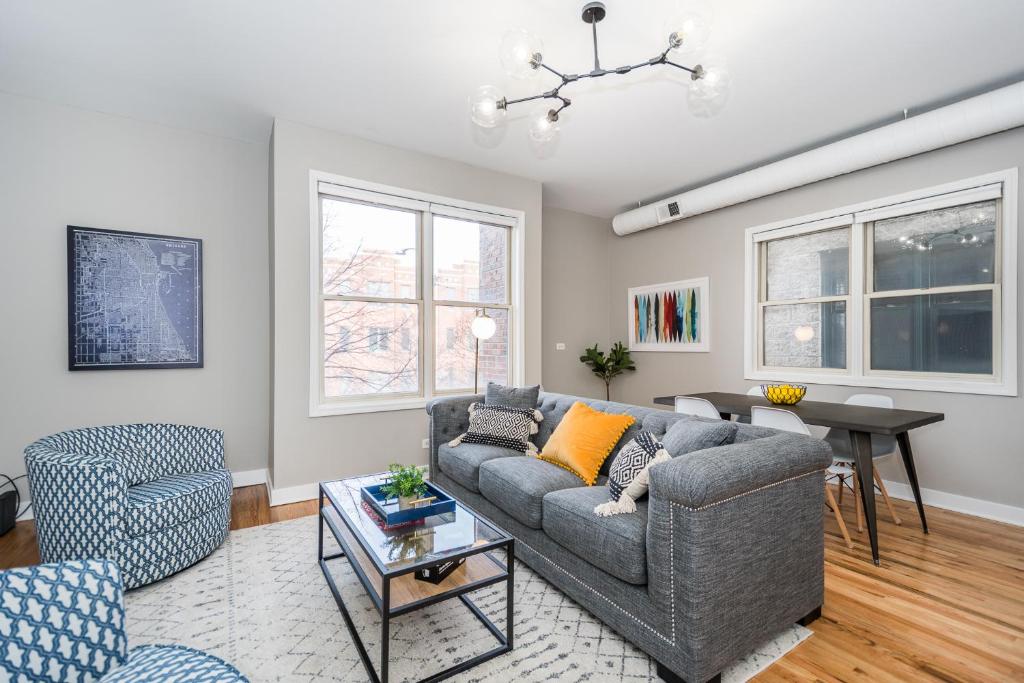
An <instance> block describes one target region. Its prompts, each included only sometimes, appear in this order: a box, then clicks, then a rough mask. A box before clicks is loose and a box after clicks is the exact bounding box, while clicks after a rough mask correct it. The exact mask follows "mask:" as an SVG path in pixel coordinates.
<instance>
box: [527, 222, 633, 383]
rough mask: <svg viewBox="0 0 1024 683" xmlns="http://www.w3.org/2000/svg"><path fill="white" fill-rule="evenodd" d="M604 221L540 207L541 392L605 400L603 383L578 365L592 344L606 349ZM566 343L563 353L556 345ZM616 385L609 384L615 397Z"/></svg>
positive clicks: (608, 233)
mask: <svg viewBox="0 0 1024 683" xmlns="http://www.w3.org/2000/svg"><path fill="white" fill-rule="evenodd" d="M609 225H610V224H609V222H608V221H607V220H606V219H604V218H595V217H594V216H587V215H584V214H581V213H575V212H573V211H566V210H565V209H556V208H553V207H547V206H546V207H544V254H545V256H546V258H545V259H544V334H543V336H544V388H545V390H547V391H555V392H559V393H563V394H571V395H573V396H589V397H592V398H604V382H602V381H601V380H600V379H598V378H597V376H595V375H594V374H593V373H592V372H591V371H590V370H589V369H588V368H587V367H586V366H585V365H583V363H581V362H580V361H579V357H580V355H581V354H582V353H583V349H585V348H587V347H588V346H592V345H593V344H594V343H595V342H597V343H598V344H600V345H601V348H602V349H603V350H605V351H607V350H608V344H609V339H608V334H609V332H608V326H609V321H608V319H607V318H606V317H605V316H604V315H601V312H602V311H604V310H605V307H606V306H607V305H608V294H609V282H610V278H609V268H610V266H611V264H610V262H609V260H608V253H609V243H610V242H611V240H612V239H613V237H612V233H611V231H610V230H609V229H608V228H609ZM559 342H563V343H565V350H564V351H556V350H555V344H557V343H559ZM617 387H618V383H617V382H616V383H613V385H612V398H616V396H617V394H616V388H617Z"/></svg>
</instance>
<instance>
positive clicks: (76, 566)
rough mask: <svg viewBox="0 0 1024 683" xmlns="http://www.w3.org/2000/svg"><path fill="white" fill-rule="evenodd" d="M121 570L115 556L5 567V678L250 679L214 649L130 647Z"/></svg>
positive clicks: (218, 682) (1, 671)
mask: <svg viewBox="0 0 1024 683" xmlns="http://www.w3.org/2000/svg"><path fill="white" fill-rule="evenodd" d="M124 626H125V613H124V588H123V586H122V583H121V572H120V570H119V569H118V568H117V565H115V564H114V563H113V562H111V561H109V560H85V561H82V562H62V563H57V564H41V565H37V566H35V567H25V568H23V569H11V570H9V571H5V572H0V680H4V681H61V682H64V681H67V682H69V683H77V682H81V683H84V682H86V681H102V682H103V683H115V682H116V683H129V682H132V681H135V682H140V681H162V682H169V681H182V682H184V681H189V682H192V683H232V682H239V681H241V682H244V681H247V680H248V679H246V677H245V676H243V675H242V674H241V673H239V671H238V669H236V668H235V667H233V666H231V665H230V664H228V663H226V662H224V661H223V660H221V659H218V658H217V657H214V656H213V655H208V654H206V653H205V652H200V651H199V650H193V649H192V648H188V647H182V646H179V645H143V646H141V647H137V648H135V649H133V650H131V651H130V652H129V651H128V638H127V636H126V635H125V628H124Z"/></svg>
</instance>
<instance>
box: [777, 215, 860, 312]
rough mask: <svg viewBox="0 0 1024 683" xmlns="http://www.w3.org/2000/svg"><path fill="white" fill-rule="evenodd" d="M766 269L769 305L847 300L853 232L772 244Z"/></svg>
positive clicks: (844, 230) (842, 230)
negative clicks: (826, 298)
mask: <svg viewBox="0 0 1024 683" xmlns="http://www.w3.org/2000/svg"><path fill="white" fill-rule="evenodd" d="M766 267H767V276H768V300H770V301H783V300H787V299H808V298H812V297H819V296H846V295H847V294H848V293H849V279H850V278H849V274H850V228H838V229H836V230H823V231H822V232H814V233H810V234H807V235H798V236H797V237H786V238H783V239H778V240H771V241H770V242H768V254H767V258H766Z"/></svg>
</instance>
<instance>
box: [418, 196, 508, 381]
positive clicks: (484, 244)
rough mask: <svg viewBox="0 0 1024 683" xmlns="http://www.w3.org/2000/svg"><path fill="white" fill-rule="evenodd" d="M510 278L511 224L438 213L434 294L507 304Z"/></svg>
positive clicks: (436, 218)
mask: <svg viewBox="0 0 1024 683" xmlns="http://www.w3.org/2000/svg"><path fill="white" fill-rule="evenodd" d="M507 280H508V228H506V227H503V226H500V225H488V224H486V223H475V222H473V221H466V220H460V219H455V218H446V217H444V216H435V217H434V298H436V299H441V300H446V301H479V302H480V303H488V304H504V303H508V288H507V286H506V283H507ZM470 386H472V385H470Z"/></svg>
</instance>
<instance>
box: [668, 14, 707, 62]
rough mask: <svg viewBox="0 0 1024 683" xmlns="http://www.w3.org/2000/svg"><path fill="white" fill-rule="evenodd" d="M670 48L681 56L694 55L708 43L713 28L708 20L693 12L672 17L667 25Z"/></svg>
mask: <svg viewBox="0 0 1024 683" xmlns="http://www.w3.org/2000/svg"><path fill="white" fill-rule="evenodd" d="M665 33H666V35H667V36H668V46H669V47H670V48H671V49H672V51H673V52H675V53H676V54H680V55H692V54H694V53H696V52H699V51H700V50H701V49H703V47H704V44H705V43H707V42H708V36H709V35H710V33H711V26H710V25H709V24H708V22H707V20H706V19H705V18H704V17H703V16H701V15H699V14H694V13H692V12H690V13H686V14H679V15H677V16H674V17H672V18H671V19H669V20H668V22H666V24H665Z"/></svg>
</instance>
